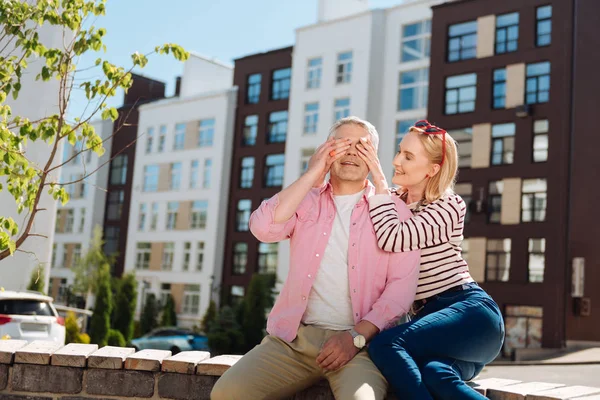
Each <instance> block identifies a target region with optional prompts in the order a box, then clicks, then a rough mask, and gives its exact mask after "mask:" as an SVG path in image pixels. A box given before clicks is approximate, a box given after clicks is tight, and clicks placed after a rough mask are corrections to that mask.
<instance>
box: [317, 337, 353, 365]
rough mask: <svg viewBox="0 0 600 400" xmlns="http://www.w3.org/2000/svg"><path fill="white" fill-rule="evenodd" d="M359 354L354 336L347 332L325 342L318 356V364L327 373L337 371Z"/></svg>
mask: <svg viewBox="0 0 600 400" xmlns="http://www.w3.org/2000/svg"><path fill="white" fill-rule="evenodd" d="M358 352H359V349H357V348H356V347H355V346H354V343H353V341H352V335H350V333H349V332H347V331H344V332H340V333H337V334H335V335H333V336H332V337H330V338H329V340H327V341H326V342H325V344H324V345H323V348H322V349H321V351H320V352H319V355H318V356H317V364H318V365H319V366H320V367H321V368H323V369H325V370H327V371H336V370H338V369H339V368H341V367H343V366H344V365H346V364H348V362H349V361H350V360H352V359H353V358H354V356H355V355H357V354H358Z"/></svg>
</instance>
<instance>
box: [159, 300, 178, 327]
mask: <svg viewBox="0 0 600 400" xmlns="http://www.w3.org/2000/svg"><path fill="white" fill-rule="evenodd" d="M160 326H177V313H176V312H175V301H174V300H173V296H171V295H170V294H169V295H168V296H167V300H166V301H165V305H164V306H163V309H162V315H161V317H160Z"/></svg>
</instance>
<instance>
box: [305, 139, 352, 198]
mask: <svg viewBox="0 0 600 400" xmlns="http://www.w3.org/2000/svg"><path fill="white" fill-rule="evenodd" d="M351 143H352V139H334V138H333V137H331V138H329V139H328V140H327V141H326V142H325V143H323V144H322V145H321V146H319V147H318V148H317V150H315V153H314V154H313V155H312V157H311V158H310V161H309V162H308V170H307V172H310V173H314V175H315V176H317V177H318V178H317V179H316V180H315V182H314V187H319V186H321V185H322V184H323V181H324V180H325V177H326V176H327V173H328V172H329V169H330V168H331V164H333V163H334V162H335V161H336V160H339V159H340V158H341V157H342V156H343V155H344V154H345V153H346V150H348V149H349V148H350V145H351Z"/></svg>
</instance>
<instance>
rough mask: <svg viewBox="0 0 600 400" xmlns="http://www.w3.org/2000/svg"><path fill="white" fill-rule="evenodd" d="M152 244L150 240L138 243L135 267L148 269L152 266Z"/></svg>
mask: <svg viewBox="0 0 600 400" xmlns="http://www.w3.org/2000/svg"><path fill="white" fill-rule="evenodd" d="M151 248H152V245H151V244H150V243H148V242H141V243H138V244H137V246H136V251H135V268H136V269H148V268H150V252H151Z"/></svg>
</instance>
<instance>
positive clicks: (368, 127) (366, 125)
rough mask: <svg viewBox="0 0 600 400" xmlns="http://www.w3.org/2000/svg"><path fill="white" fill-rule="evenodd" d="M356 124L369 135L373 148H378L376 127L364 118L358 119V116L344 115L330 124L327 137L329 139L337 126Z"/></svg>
mask: <svg viewBox="0 0 600 400" xmlns="http://www.w3.org/2000/svg"><path fill="white" fill-rule="evenodd" d="M350 124H353V125H358V126H360V127H361V128H363V129H364V130H365V131H367V133H368V134H369V135H370V136H371V142H373V146H375V150H377V149H378V148H379V133H377V129H375V127H374V126H373V124H371V123H370V122H369V121H365V120H364V119H360V118H358V117H345V118H342V119H339V120H337V121H336V123H335V124H333V125H332V126H331V128H330V129H329V135H327V138H328V139H329V138H330V137H332V136H333V135H335V133H336V132H337V130H338V128H339V127H340V126H343V125H350Z"/></svg>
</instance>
